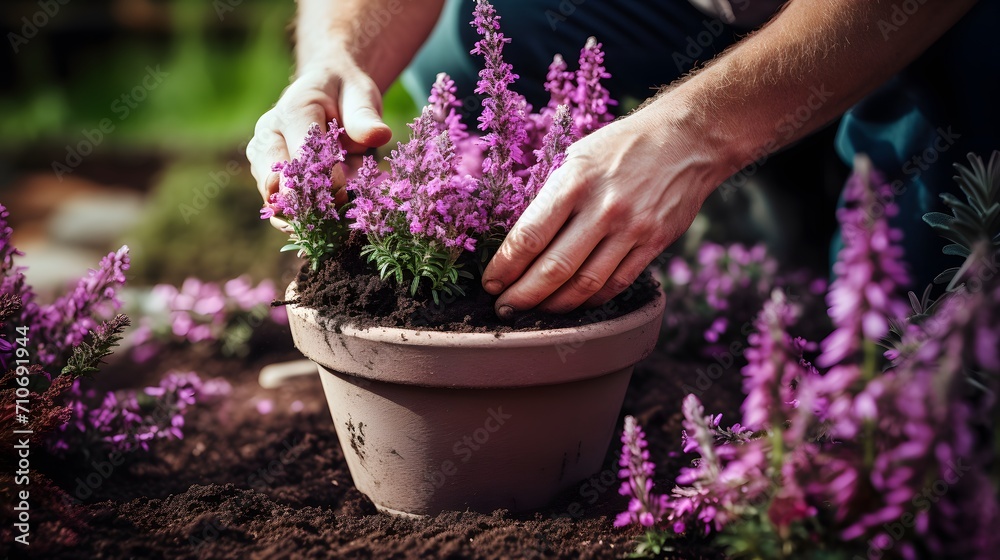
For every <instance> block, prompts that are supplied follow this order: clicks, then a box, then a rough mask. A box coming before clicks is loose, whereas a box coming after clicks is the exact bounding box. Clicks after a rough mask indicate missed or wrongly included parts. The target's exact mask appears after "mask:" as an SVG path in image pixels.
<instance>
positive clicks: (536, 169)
mask: <svg viewBox="0 0 1000 560" xmlns="http://www.w3.org/2000/svg"><path fill="white" fill-rule="evenodd" d="M574 140H576V137H575V135H574V133H573V121H572V119H571V118H570V114H569V107H568V106H566V105H561V106H559V108H557V109H556V112H555V115H554V116H553V117H552V126H551V127H549V131H548V132H547V133H546V134H545V138H544V139H543V140H542V147H541V148H539V149H538V150H535V164H534V165H532V166H531V168H530V169H529V171H528V182H527V184H526V185H525V188H524V192H523V193H515V192H513V191H511V195H512V196H514V197H518V198H517V200H512V201H510V202H509V204H511V205H512V206H513V207H514V209H513V210H512V212H511V217H512V218H513V220H514V221H516V219H517V217H519V216H520V215H521V214H523V213H524V211H525V209H527V207H528V204H530V203H531V201H532V200H533V199H534V198H535V196H536V195H538V191H539V190H541V188H542V186H543V185H545V181H546V180H548V178H549V175H551V174H552V172H553V171H555V170H556V169H558V168H559V166H560V165H562V163H563V161H564V160H565V159H566V149H567V148H569V146H570V144H572V143H573V141H574ZM514 221H511V222H508V224H507V228H508V229H509V228H511V227H513V226H514Z"/></svg>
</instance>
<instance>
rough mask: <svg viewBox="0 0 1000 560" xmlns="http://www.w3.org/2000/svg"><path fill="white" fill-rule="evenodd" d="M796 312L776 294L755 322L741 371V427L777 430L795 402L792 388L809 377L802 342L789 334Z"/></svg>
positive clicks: (796, 308) (795, 309) (777, 291)
mask: <svg viewBox="0 0 1000 560" xmlns="http://www.w3.org/2000/svg"><path fill="white" fill-rule="evenodd" d="M799 312H800V311H799V309H798V307H797V306H795V305H793V304H790V303H788V301H787V300H786V298H785V295H784V294H783V293H782V292H781V291H779V290H775V291H774V292H773V293H772V294H771V299H770V300H768V301H767V302H766V303H765V304H764V309H763V310H761V312H760V314H759V315H758V316H757V319H756V320H755V321H754V332H753V333H751V334H750V335H749V343H750V347H749V348H747V350H746V353H745V355H746V359H747V365H746V366H744V367H743V392H744V393H746V400H744V401H743V406H742V410H743V425H744V426H746V427H747V428H749V429H751V430H762V429H765V428H767V427H768V426H771V425H776V426H779V427H780V425H781V424H782V422H783V418H785V417H786V416H787V415H788V413H789V411H790V409H791V408H792V404H791V403H793V401H794V400H795V397H794V395H793V390H792V387H793V386H794V385H795V384H796V383H798V382H800V381H801V380H802V379H803V378H805V377H807V376H809V375H810V374H811V368H807V367H804V363H803V359H802V352H803V350H804V349H805V346H806V343H805V341H804V340H802V339H799V338H793V337H792V336H791V335H789V334H788V328H789V327H790V326H791V325H792V324H794V323H795V321H796V320H797V319H798V316H799Z"/></svg>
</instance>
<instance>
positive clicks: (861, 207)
mask: <svg viewBox="0 0 1000 560" xmlns="http://www.w3.org/2000/svg"><path fill="white" fill-rule="evenodd" d="M855 169H856V171H855V173H854V174H853V175H852V176H851V178H850V179H849V180H848V182H847V186H846V187H845V188H844V207H843V208H841V209H839V210H838V211H837V220H838V222H840V226H841V236H842V240H843V245H844V246H843V248H842V249H841V250H840V253H839V254H838V255H837V262H836V263H835V264H834V266H833V272H834V274H835V275H836V279H835V280H834V282H833V284H831V285H830V291H829V294H828V295H827V302H828V303H829V304H830V319H831V320H832V321H833V323H834V325H835V326H836V329H835V330H834V332H833V334H831V335H830V336H829V337H828V338H827V339H826V340H824V341H823V344H822V347H823V353H822V354H821V355H820V357H819V359H818V360H817V363H818V364H819V365H821V366H824V367H829V366H832V365H835V364H838V363H840V362H842V361H845V360H848V359H850V358H855V357H856V356H855V354H856V353H857V352H859V351H861V350H862V348H861V342H862V341H863V340H866V339H867V340H870V341H877V340H879V339H881V338H882V337H884V336H886V335H887V334H889V320H890V319H895V318H901V317H903V316H904V315H905V314H906V306H905V304H904V302H903V299H902V298H901V297H900V295H899V294H900V291H901V289H902V288H904V287H905V286H907V285H908V284H909V277H908V275H907V273H906V270H905V268H904V267H903V264H902V256H903V249H902V247H901V246H900V245H899V244H898V241H899V240H900V239H902V232H900V231H899V230H896V229H893V228H891V227H889V222H888V220H887V219H886V218H887V217H892V216H894V215H896V214H898V213H899V208H898V206H896V204H895V203H893V202H891V200H892V189H891V187H890V186H889V185H888V184H887V183H885V182H884V181H882V179H881V177H880V175H879V174H878V173H877V172H876V171H874V170H873V169H871V162H870V161H869V160H868V159H867V158H864V157H859V158H858V161H857V162H855ZM882 201H889V202H882ZM880 211H881V213H882V214H884V215H883V216H879V217H876V214H877V213H879V212H880Z"/></svg>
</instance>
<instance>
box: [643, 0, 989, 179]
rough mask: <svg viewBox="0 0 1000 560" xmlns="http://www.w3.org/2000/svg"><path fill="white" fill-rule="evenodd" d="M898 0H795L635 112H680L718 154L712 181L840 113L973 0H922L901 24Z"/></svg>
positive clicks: (661, 116)
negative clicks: (711, 60)
mask: <svg viewBox="0 0 1000 560" xmlns="http://www.w3.org/2000/svg"><path fill="white" fill-rule="evenodd" d="M898 3H900V2H899V0H897V2H892V1H885V0H828V1H820V0H792V1H791V2H789V4H788V5H787V6H786V8H785V9H784V10H783V11H782V12H781V13H780V14H779V15H778V16H777V17H775V19H774V20H772V21H771V22H770V23H769V24H768V25H767V26H765V27H764V28H763V29H761V30H760V31H758V32H757V33H755V34H753V35H752V36H750V37H748V38H747V39H745V40H743V41H741V42H740V43H739V44H737V45H736V46H735V47H733V48H731V49H730V50H729V51H727V52H726V53H724V54H723V55H721V56H720V57H718V58H717V59H716V60H715V61H713V62H712V63H711V64H709V65H708V66H707V67H706V68H705V69H703V70H702V71H701V72H699V73H697V74H695V75H693V76H691V77H689V78H688V79H686V80H684V81H682V82H681V83H680V84H678V85H676V86H674V87H672V88H671V89H670V90H669V91H667V92H665V93H664V94H663V95H661V96H659V97H658V98H657V99H656V100H654V101H653V102H651V103H649V104H648V105H647V106H645V107H644V108H643V109H642V110H641V111H640V112H642V111H650V112H651V113H652V116H653V117H654V120H656V121H659V122H664V123H669V124H670V125H671V126H670V127H666V128H668V129H669V128H673V127H674V126H677V125H676V121H677V120H681V121H683V123H684V124H683V126H680V128H688V129H690V130H692V131H694V133H695V134H697V135H698V137H699V139H700V140H701V141H702V144H701V145H703V146H705V145H706V143H707V148H708V150H709V153H710V154H711V156H712V157H713V158H714V160H715V161H716V163H717V164H722V165H719V166H718V167H719V172H718V175H717V176H716V177H713V178H712V179H711V181H710V182H713V184H712V185H711V187H710V188H714V187H715V186H717V185H718V184H719V183H720V182H722V181H723V180H725V178H726V177H728V176H729V175H730V174H732V173H734V172H735V171H737V170H739V169H740V168H742V167H743V166H745V165H747V164H749V163H750V162H752V161H755V160H759V159H761V158H763V157H766V155H767V154H770V153H772V152H774V151H776V150H778V149H780V148H782V147H785V146H787V145H789V144H791V143H793V142H795V141H797V140H799V139H801V138H802V137H804V136H806V135H808V134H810V133H811V132H814V131H815V130H817V129H819V128H821V127H822V126H823V125H825V124H826V123H828V122H830V121H832V120H834V119H835V118H837V117H838V116H839V115H841V114H842V113H843V112H844V111H845V110H847V109H848V108H849V107H851V106H852V105H853V104H854V103H856V102H857V101H859V100H860V99H861V98H862V97H863V96H865V95H866V94H868V93H869V92H871V91H872V90H874V89H875V88H877V87H878V86H879V85H880V84H882V83H883V82H884V81H885V80H886V79H888V78H889V77H890V76H892V75H893V74H895V73H897V72H899V71H900V70H901V69H902V68H903V67H905V66H906V65H907V64H908V63H910V62H911V61H913V60H914V59H915V58H917V56H919V55H920V53H922V52H923V51H924V50H925V49H926V48H927V47H929V46H930V45H931V44H932V43H933V42H934V41H935V40H937V39H938V38H939V37H940V36H941V35H942V34H943V33H944V32H945V31H946V30H948V29H949V28H950V27H951V26H952V25H953V24H954V23H955V22H956V21H958V19H959V18H961V16H962V15H963V14H965V13H966V12H967V11H968V10H969V9H970V8H971V7H972V5H973V4H975V0H928V1H927V2H926V3H925V4H923V5H921V6H920V8H919V9H918V10H917V11H916V12H915V13H913V14H909V15H908V19H907V21H906V22H905V23H903V24H902V25H898V24H899V20H898V19H896V20H894V19H893V13H894V9H895V10H896V11H901V10H899V9H898V7H897V6H894V4H898ZM897 18H898V15H897ZM894 21H895V22H896V23H893V22H894ZM880 22H882V23H881V24H880ZM890 26H891V27H890Z"/></svg>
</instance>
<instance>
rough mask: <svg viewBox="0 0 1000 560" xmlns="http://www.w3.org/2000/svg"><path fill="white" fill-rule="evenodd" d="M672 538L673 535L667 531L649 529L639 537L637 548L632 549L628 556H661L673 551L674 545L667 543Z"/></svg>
mask: <svg viewBox="0 0 1000 560" xmlns="http://www.w3.org/2000/svg"><path fill="white" fill-rule="evenodd" d="M671 538H672V535H671V534H670V533H668V532H666V531H662V530H658V529H648V530H646V532H645V534H643V535H642V536H641V537H639V539H638V542H637V543H636V545H635V550H634V551H632V552H631V553H630V554H629V555H628V557H629V558H659V557H660V556H662V555H663V554H666V553H667V552H673V551H674V547H672V546H670V545H668V544H667V543H668V542H669V541H670V539H671Z"/></svg>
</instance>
